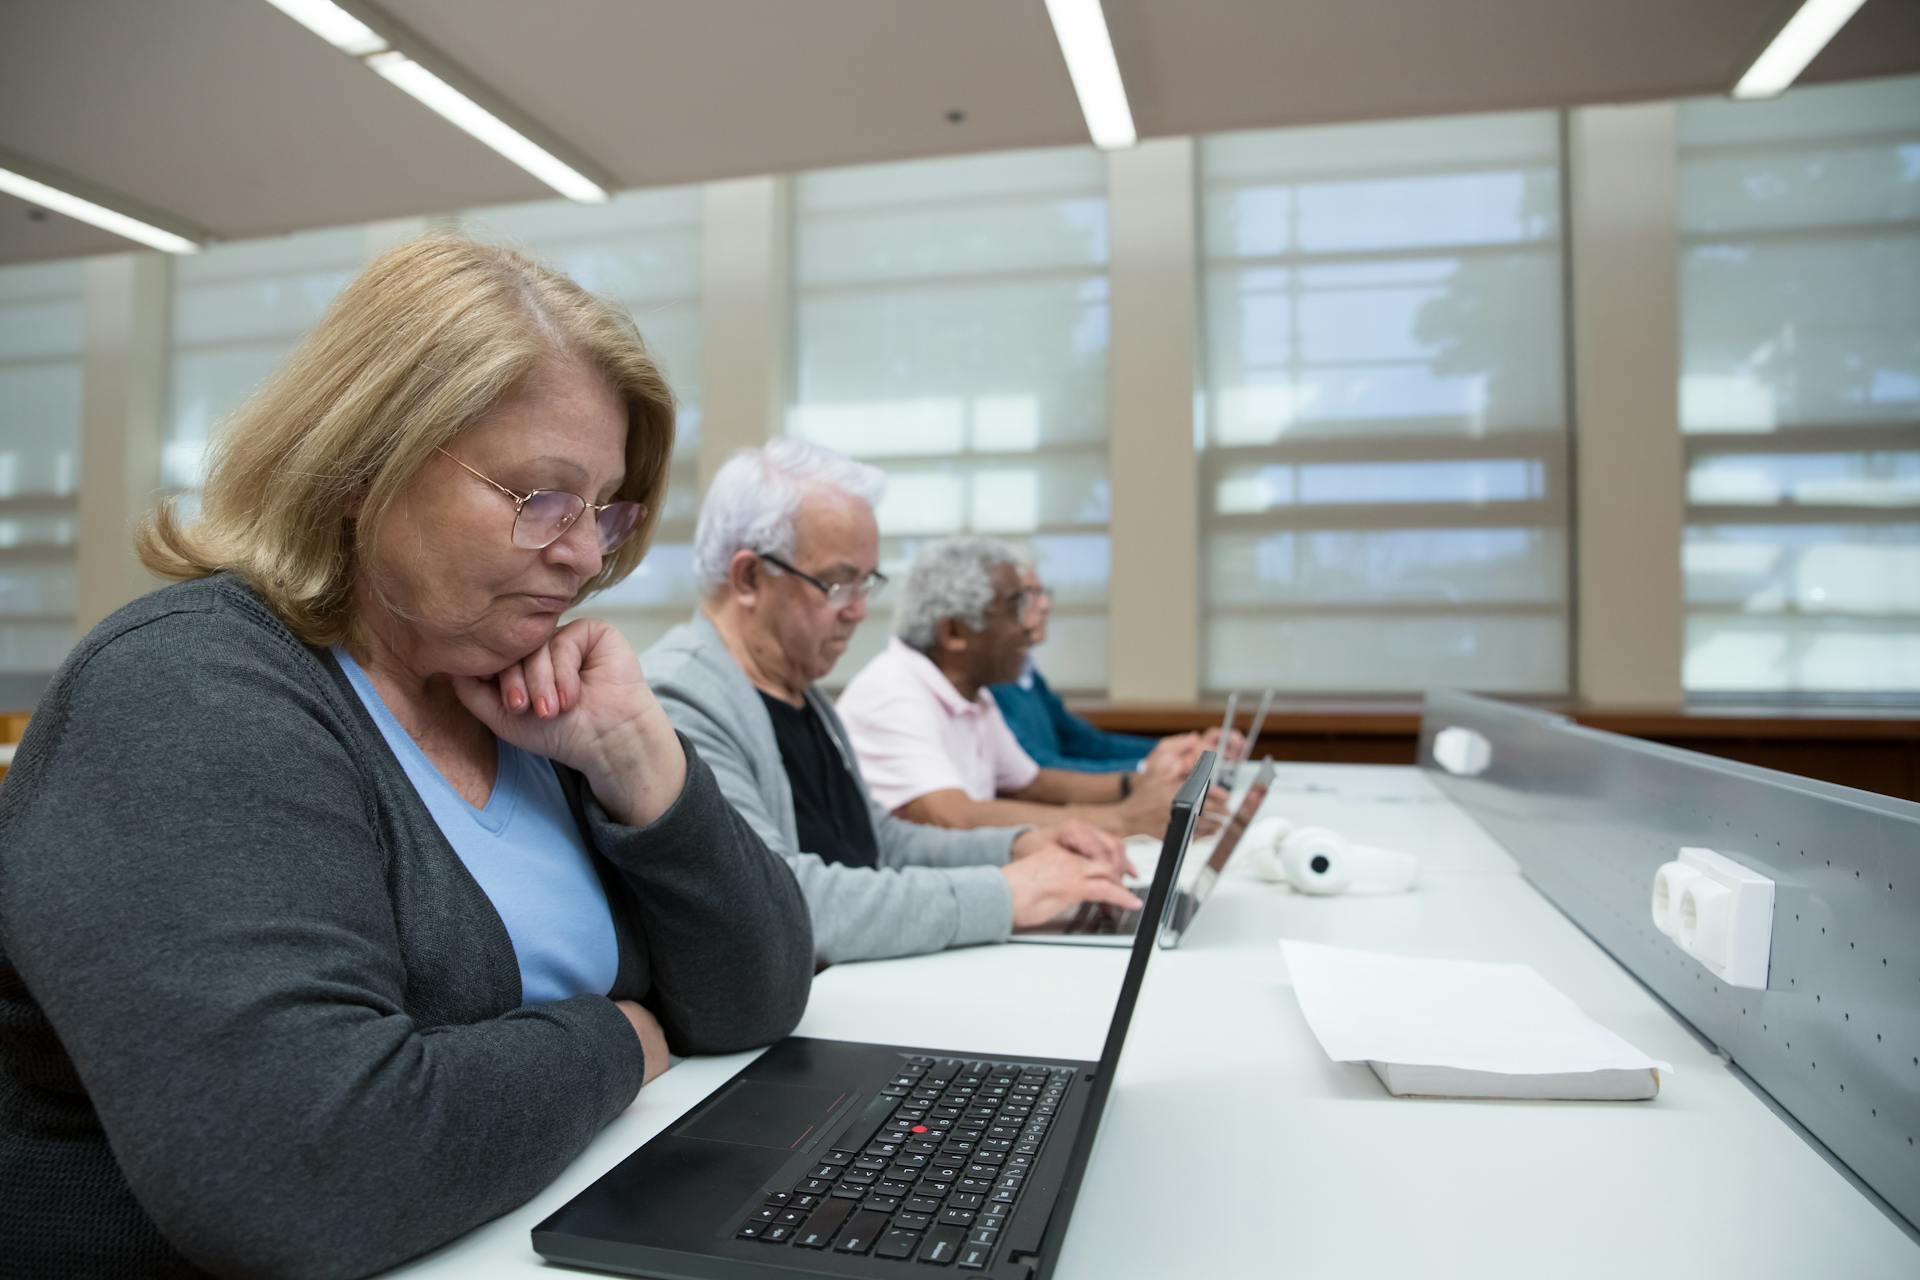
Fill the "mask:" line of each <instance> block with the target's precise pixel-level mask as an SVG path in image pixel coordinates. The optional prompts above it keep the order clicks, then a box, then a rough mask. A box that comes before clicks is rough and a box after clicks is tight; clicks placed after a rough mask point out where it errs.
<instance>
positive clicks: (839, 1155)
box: [814, 1151, 853, 1178]
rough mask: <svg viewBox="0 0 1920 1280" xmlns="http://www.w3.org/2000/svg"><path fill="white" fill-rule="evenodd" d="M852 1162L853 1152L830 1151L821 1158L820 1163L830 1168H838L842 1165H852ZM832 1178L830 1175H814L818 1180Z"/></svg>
mask: <svg viewBox="0 0 1920 1280" xmlns="http://www.w3.org/2000/svg"><path fill="white" fill-rule="evenodd" d="M852 1160H853V1152H851V1151H829V1152H827V1154H825V1155H823V1156H821V1157H820V1163H821V1164H823V1165H825V1166H827V1167H829V1168H837V1167H839V1166H840V1165H844V1164H848V1163H850V1162H851V1161H852ZM832 1176H833V1175H832V1174H830V1173H817V1174H815V1175H814V1177H816V1178H831V1177H832Z"/></svg>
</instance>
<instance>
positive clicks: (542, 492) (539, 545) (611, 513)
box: [434, 445, 647, 555]
mask: <svg viewBox="0 0 1920 1280" xmlns="http://www.w3.org/2000/svg"><path fill="white" fill-rule="evenodd" d="M434 448H435V449H436V450H437V451H439V452H440V453H446V454H447V456H448V457H449V458H453V460H454V461H455V462H457V463H459V464H460V466H461V468H462V469H464V470H465V471H467V472H468V473H469V474H470V475H472V476H474V477H475V478H476V479H478V480H482V481H485V482H486V483H487V484H490V485H492V486H493V487H494V488H496V489H498V490H499V491H500V492H501V493H504V494H506V495H507V496H508V497H509V498H511V499H513V535H512V536H513V545H514V546H516V547H519V548H521V549H522V550H524V551H544V550H545V549H546V548H548V547H550V546H552V545H553V544H554V543H556V542H558V541H560V539H561V538H563V537H565V536H566V532H567V530H569V529H571V528H573V526H574V522H575V521H577V520H578V519H579V518H580V517H581V516H583V515H585V514H587V513H588V512H592V513H593V523H594V527H595V530H596V531H597V532H598V533H599V535H600V554H601V555H606V554H607V553H609V552H611V551H612V550H613V549H614V548H615V547H618V546H619V545H620V544H621V543H623V542H625V541H626V540H627V539H628V538H629V537H631V536H632V534H633V531H634V530H635V529H637V528H639V526H640V522H641V521H642V520H644V519H646V518H647V504H646V503H644V502H627V501H617V502H588V501H587V500H586V499H585V498H583V497H581V496H580V495H579V494H577V493H568V492H567V491H566V490H564V489H534V490H532V491H531V492H529V493H516V492H514V491H513V490H512V489H509V488H507V486H505V485H503V484H501V483H500V482H499V481H497V480H495V479H493V478H492V477H491V476H487V475H484V474H482V473H481V472H478V471H475V470H474V469H473V468H472V467H469V466H467V464H466V463H464V462H460V459H458V458H454V457H453V455H452V454H451V453H447V451H446V450H445V449H442V448H440V446H439V445H435V446H434Z"/></svg>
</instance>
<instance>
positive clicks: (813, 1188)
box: [794, 1178, 833, 1196]
mask: <svg viewBox="0 0 1920 1280" xmlns="http://www.w3.org/2000/svg"><path fill="white" fill-rule="evenodd" d="M794 1190H795V1191H798V1192H800V1193H801V1194H802V1195H809V1196H823V1195H825V1194H827V1192H829V1191H831V1190H833V1183H832V1182H830V1181H828V1180H827V1179H826V1178H808V1179H807V1180H806V1181H805V1182H802V1183H801V1184H800V1185H799V1186H797V1187H795V1188H794Z"/></svg>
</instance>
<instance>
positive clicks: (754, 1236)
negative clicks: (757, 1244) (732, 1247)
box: [733, 1222, 767, 1240]
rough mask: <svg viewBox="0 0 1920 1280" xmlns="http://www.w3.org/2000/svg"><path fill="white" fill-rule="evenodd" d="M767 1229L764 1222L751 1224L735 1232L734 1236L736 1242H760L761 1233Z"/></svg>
mask: <svg viewBox="0 0 1920 1280" xmlns="http://www.w3.org/2000/svg"><path fill="white" fill-rule="evenodd" d="M766 1229H767V1224H766V1223H764V1222H749V1223H747V1224H746V1225H745V1226H743V1227H741V1228H740V1229H739V1230H738V1231H736V1232H734V1233H733V1235H734V1238H735V1239H736V1240H758V1239H759V1238H760V1233H761V1232H763V1231H765V1230H766Z"/></svg>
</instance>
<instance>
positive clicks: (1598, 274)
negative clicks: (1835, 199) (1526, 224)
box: [1566, 103, 1686, 707]
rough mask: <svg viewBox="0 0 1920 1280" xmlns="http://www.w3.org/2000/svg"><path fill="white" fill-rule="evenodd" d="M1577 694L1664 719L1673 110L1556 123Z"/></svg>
mask: <svg viewBox="0 0 1920 1280" xmlns="http://www.w3.org/2000/svg"><path fill="white" fill-rule="evenodd" d="M1566 162H1567V165H1568V172H1569V178H1570V187H1571V211H1570V212H1571V221H1570V225H1569V227H1568V252H1569V254H1570V257H1571V266H1572V305H1571V308H1570V315H1569V319H1570V323H1571V325H1572V334H1573V379H1574V382H1573V388H1574V397H1573V402H1574V458H1575V512H1574V521H1575V523H1574V530H1575V542H1574V566H1575V596H1574V600H1575V608H1576V641H1575V643H1576V649H1575V656H1576V674H1575V691H1576V693H1577V694H1578V695H1579V697H1580V698H1581V699H1583V700H1584V701H1586V702H1588V703H1591V704H1594V705H1597V706H1603V707H1608V706H1611V707H1622V706H1649V705H1676V704H1678V703H1680V702H1682V701H1683V700H1684V695H1683V693H1682V689H1681V683H1680V663H1681V650H1682V645H1683V641H1684V630H1685V603H1686V602H1685V584H1684V582H1683V580H1682V576H1681V568H1680V548H1681V540H1682V537H1683V534H1684V532H1685V525H1686V492H1685V489H1686V474H1685V473H1686V464H1685V454H1684V451H1683V449H1682V447H1681V439H1680V401H1679V385H1680V290H1679V197H1678V185H1677V171H1676V144H1675V110H1674V106H1673V104H1672V103H1653V104H1647V105H1636V106H1623V107H1585V108H1581V109H1578V110H1575V111H1572V112H1570V113H1569V124H1568V145H1567V158H1566Z"/></svg>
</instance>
